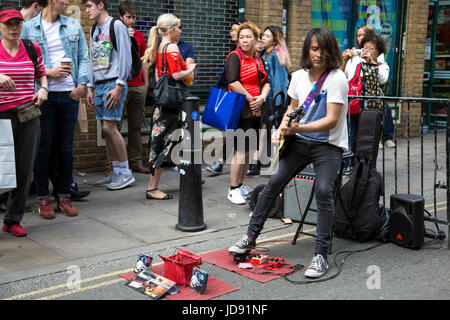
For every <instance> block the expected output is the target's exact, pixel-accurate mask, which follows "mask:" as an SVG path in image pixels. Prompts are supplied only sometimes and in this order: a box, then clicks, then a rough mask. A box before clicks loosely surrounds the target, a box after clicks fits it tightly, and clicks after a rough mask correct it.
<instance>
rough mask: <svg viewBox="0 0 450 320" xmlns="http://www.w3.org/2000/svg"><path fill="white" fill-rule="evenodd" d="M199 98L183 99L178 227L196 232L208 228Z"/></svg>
mask: <svg viewBox="0 0 450 320" xmlns="http://www.w3.org/2000/svg"><path fill="white" fill-rule="evenodd" d="M199 100H200V99H199V98H198V97H193V96H191V97H186V98H184V100H183V106H182V112H183V113H182V114H183V141H182V142H181V143H182V154H183V155H182V158H181V161H180V200H179V202H178V223H177V225H176V226H175V227H176V228H177V229H178V230H181V231H188V232H195V231H201V230H204V229H206V224H205V223H204V222H203V198H202V141H201V131H200V121H199Z"/></svg>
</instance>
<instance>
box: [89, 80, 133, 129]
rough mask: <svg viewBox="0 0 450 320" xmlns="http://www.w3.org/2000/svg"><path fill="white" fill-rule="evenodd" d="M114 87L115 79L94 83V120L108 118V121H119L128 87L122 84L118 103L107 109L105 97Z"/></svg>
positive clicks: (106, 98)
mask: <svg viewBox="0 0 450 320" xmlns="http://www.w3.org/2000/svg"><path fill="white" fill-rule="evenodd" d="M115 87H116V80H110V81H107V82H104V83H101V84H96V85H95V94H94V108H95V119H96V120H108V121H119V122H120V121H121V120H122V112H123V106H124V104H125V100H126V99H127V93H128V87H127V86H123V89H122V96H121V97H120V101H119V104H118V105H117V106H116V107H115V108H111V109H109V108H108V107H107V106H106V105H107V104H108V99H109V97H106V96H107V95H108V93H110V92H111V91H112V90H114V88H115Z"/></svg>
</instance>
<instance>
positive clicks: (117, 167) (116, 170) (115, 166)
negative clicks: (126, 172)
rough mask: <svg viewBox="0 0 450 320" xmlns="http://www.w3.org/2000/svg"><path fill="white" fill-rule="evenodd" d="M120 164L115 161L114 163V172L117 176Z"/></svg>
mask: <svg viewBox="0 0 450 320" xmlns="http://www.w3.org/2000/svg"><path fill="white" fill-rule="evenodd" d="M119 164H120V162H119V161H113V162H112V166H113V171H114V173H115V174H119V172H120V170H119V169H120V168H119Z"/></svg>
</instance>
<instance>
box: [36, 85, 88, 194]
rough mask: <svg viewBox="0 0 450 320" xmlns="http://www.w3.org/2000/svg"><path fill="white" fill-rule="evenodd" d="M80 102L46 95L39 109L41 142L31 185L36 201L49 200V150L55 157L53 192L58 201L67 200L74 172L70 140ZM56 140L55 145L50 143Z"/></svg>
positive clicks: (63, 94) (66, 94) (66, 96)
mask: <svg viewBox="0 0 450 320" xmlns="http://www.w3.org/2000/svg"><path fill="white" fill-rule="evenodd" d="M78 105H79V102H78V101H75V100H73V99H72V98H71V97H70V91H67V92H49V94H48V100H47V101H46V102H44V103H43V104H42V106H41V111H42V115H41V117H40V122H41V139H40V142H39V148H38V152H37V155H36V160H35V162H34V169H33V174H34V183H35V187H36V195H37V197H38V199H44V198H49V197H50V192H49V187H48V179H49V164H50V154H51V151H52V148H53V147H55V148H56V150H54V152H55V153H56V157H57V159H58V160H57V168H56V176H57V178H56V181H55V185H54V186H53V189H54V191H55V193H56V194H57V195H58V196H59V197H66V198H67V197H70V184H71V180H72V170H73V138H74V135H75V126H76V124H77V119H78ZM53 139H57V141H55V143H54V141H53Z"/></svg>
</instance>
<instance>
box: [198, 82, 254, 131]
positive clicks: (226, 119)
mask: <svg viewBox="0 0 450 320" xmlns="http://www.w3.org/2000/svg"><path fill="white" fill-rule="evenodd" d="M244 103H245V95H243V94H240V93H237V92H228V91H225V90H222V89H219V88H216V87H213V88H211V92H210V93H209V97H208V101H207V102H206V106H205V110H204V111H203V116H202V122H203V123H204V124H207V125H209V126H211V127H214V128H217V129H221V130H227V129H233V130H235V129H236V128H237V125H238V123H239V118H240V117H241V112H242V108H243V107H244Z"/></svg>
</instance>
